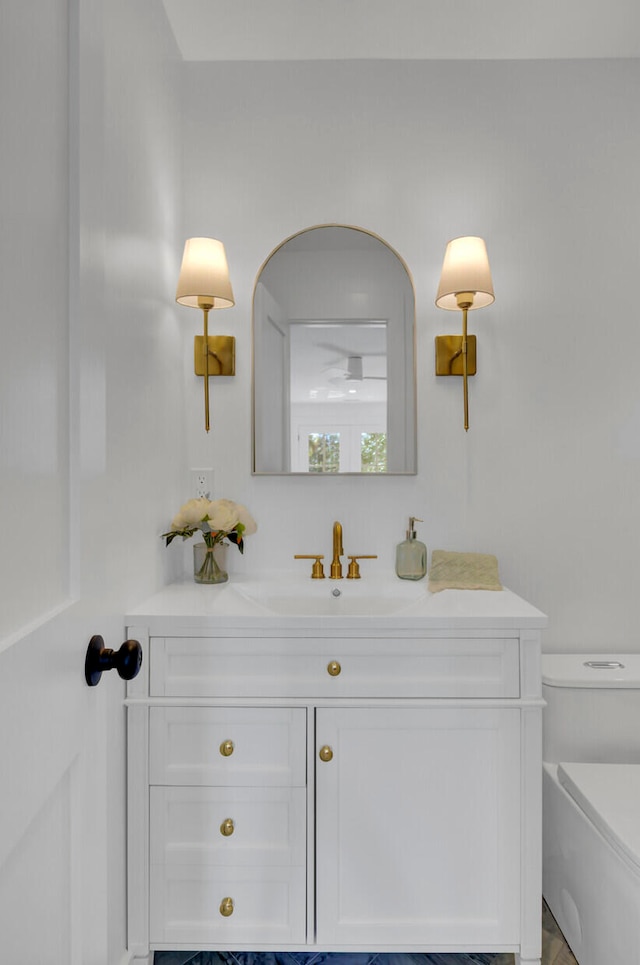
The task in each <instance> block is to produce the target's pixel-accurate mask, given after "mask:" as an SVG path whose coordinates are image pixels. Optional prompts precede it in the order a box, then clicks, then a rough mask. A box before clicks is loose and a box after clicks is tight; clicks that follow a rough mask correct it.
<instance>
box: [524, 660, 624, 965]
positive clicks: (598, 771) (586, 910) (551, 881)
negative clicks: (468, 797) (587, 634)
mask: <svg viewBox="0 0 640 965" xmlns="http://www.w3.org/2000/svg"><path fill="white" fill-rule="evenodd" d="M542 692H543V697H544V699H545V700H546V702H547V706H546V707H545V709H544V712H543V722H544V726H543V735H544V736H543V760H544V773H543V894H544V897H545V900H546V902H547V904H548V905H549V908H550V909H551V912H552V914H553V915H554V917H555V919H556V921H557V922H558V924H559V925H560V928H561V929H562V931H563V933H564V935H565V937H566V939H567V941H568V943H569V945H570V946H571V949H572V951H573V953H574V955H575V957H576V959H577V960H578V962H579V963H580V965H640V654H617V655H612V654H545V655H544V656H543V658H542Z"/></svg>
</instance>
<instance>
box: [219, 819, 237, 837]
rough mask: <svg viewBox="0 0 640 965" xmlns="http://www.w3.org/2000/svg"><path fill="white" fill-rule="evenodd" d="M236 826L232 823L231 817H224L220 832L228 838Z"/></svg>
mask: <svg viewBox="0 0 640 965" xmlns="http://www.w3.org/2000/svg"><path fill="white" fill-rule="evenodd" d="M235 829H236V826H235V824H234V823H233V819H232V818H225V820H224V821H223V822H222V824H221V825H220V834H223V835H224V836H225V838H228V837H229V836H230V835H231V834H233V832H234V831H235Z"/></svg>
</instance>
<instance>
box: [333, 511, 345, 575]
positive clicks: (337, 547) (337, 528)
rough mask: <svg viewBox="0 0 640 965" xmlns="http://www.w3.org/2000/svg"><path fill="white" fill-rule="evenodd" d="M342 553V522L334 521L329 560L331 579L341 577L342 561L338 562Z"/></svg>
mask: <svg viewBox="0 0 640 965" xmlns="http://www.w3.org/2000/svg"><path fill="white" fill-rule="evenodd" d="M343 554H344V549H343V548H342V524H341V523H338V522H335V523H334V524H333V559H332V560H331V579H332V580H341V579H342V563H341V562H340V557H341V556H342V555H343Z"/></svg>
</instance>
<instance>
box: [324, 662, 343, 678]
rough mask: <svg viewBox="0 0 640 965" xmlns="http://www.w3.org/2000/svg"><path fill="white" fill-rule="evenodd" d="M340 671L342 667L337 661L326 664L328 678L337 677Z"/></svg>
mask: <svg viewBox="0 0 640 965" xmlns="http://www.w3.org/2000/svg"><path fill="white" fill-rule="evenodd" d="M341 670H342V667H341V666H340V664H339V663H338V661H337V660H331V661H329V663H328V664H327V673H328V674H329V676H330V677H337V676H338V675H339V674H340V672H341Z"/></svg>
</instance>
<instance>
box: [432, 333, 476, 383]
mask: <svg viewBox="0 0 640 965" xmlns="http://www.w3.org/2000/svg"><path fill="white" fill-rule="evenodd" d="M476 345H477V339H476V337H475V335H467V375H468V376H469V375H475V374H476V371H477V369H476ZM436 375H463V362H462V335H436Z"/></svg>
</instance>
